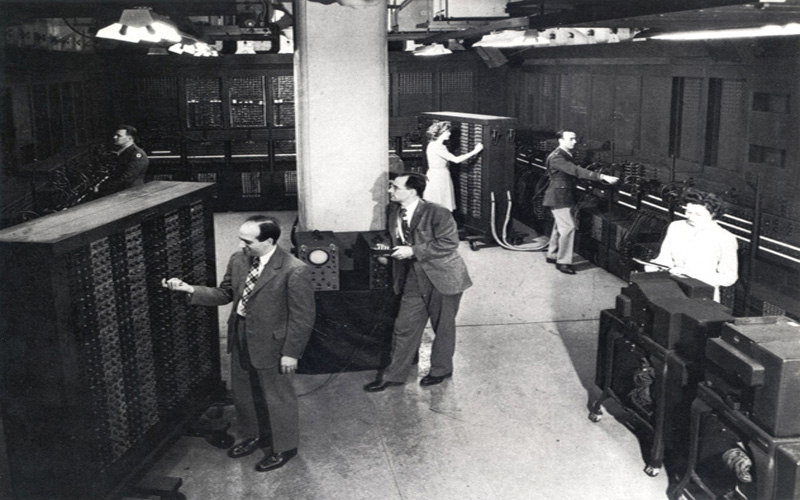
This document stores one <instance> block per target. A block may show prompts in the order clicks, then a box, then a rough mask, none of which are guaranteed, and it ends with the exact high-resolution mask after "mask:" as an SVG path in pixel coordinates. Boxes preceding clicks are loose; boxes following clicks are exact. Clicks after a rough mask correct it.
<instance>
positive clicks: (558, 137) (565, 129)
mask: <svg viewBox="0 0 800 500" xmlns="http://www.w3.org/2000/svg"><path fill="white" fill-rule="evenodd" d="M567 132H572V133H573V134H575V135H578V134H577V133H576V132H575V131H574V130H572V129H569V128H562V129H561V130H559V131H558V132H556V138H557V139H563V138H564V134H566V133H567Z"/></svg>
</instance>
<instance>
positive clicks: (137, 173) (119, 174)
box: [98, 125, 150, 196]
mask: <svg viewBox="0 0 800 500" xmlns="http://www.w3.org/2000/svg"><path fill="white" fill-rule="evenodd" d="M135 136H136V128H134V127H132V126H131V125H120V126H119V127H118V128H117V131H116V133H115V134H114V145H116V146H117V147H118V148H119V149H117V151H116V154H117V162H116V166H115V168H114V170H113V171H112V172H109V177H108V179H107V180H106V181H105V182H103V183H102V184H100V186H99V187H98V192H99V193H100V195H101V196H105V195H108V194H113V193H116V192H118V191H122V190H124V189H128V188H130V187H134V186H141V185H142V184H144V175H145V173H146V172H147V166H148V165H149V164H150V160H148V158H147V155H146V154H145V152H144V151H143V150H142V148H140V147H139V146H137V145H136V140H135Z"/></svg>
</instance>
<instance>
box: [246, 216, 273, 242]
mask: <svg viewBox="0 0 800 500" xmlns="http://www.w3.org/2000/svg"><path fill="white" fill-rule="evenodd" d="M245 222H255V223H256V224H258V228H259V233H258V238H257V239H258V241H266V240H267V239H269V238H272V244H273V245H276V244H277V243H278V238H280V237H281V225H280V224H279V223H278V220H277V219H276V218H275V217H269V216H267V215H253V216H250V217H248V218H247V219H246V220H245Z"/></svg>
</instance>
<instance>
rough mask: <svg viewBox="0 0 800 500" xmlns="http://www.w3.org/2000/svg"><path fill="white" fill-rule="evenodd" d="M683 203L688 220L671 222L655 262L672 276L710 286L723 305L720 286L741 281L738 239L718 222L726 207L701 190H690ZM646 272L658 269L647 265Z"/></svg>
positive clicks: (719, 199)
mask: <svg viewBox="0 0 800 500" xmlns="http://www.w3.org/2000/svg"><path fill="white" fill-rule="evenodd" d="M683 202H684V204H685V206H686V220H677V221H674V222H672V223H670V225H669V226H668V227H667V234H666V236H665V237H664V241H662V242H661V251H660V252H659V254H658V257H656V258H655V259H653V260H652V262H654V263H656V264H660V265H661V266H664V267H667V268H669V272H670V273H671V274H675V275H678V276H688V277H690V278H695V279H698V280H700V281H702V282H704V283H708V284H709V285H711V286H713V287H714V300H716V301H717V302H719V300H720V293H719V287H721V286H731V285H733V284H734V283H736V280H737V279H738V278H739V261H738V256H737V254H736V248H737V246H738V245H737V243H736V237H735V236H734V235H733V234H731V233H729V232H728V231H727V230H725V229H723V228H722V227H721V226H720V225H719V224H718V223H717V219H718V218H719V217H721V216H722V214H723V213H724V210H725V204H724V203H723V201H722V199H721V198H719V197H718V196H717V195H715V194H713V193H706V192H704V191H699V190H697V189H689V190H687V192H686V194H685V195H684V199H683ZM645 270H646V271H655V270H657V269H656V268H654V267H653V266H645Z"/></svg>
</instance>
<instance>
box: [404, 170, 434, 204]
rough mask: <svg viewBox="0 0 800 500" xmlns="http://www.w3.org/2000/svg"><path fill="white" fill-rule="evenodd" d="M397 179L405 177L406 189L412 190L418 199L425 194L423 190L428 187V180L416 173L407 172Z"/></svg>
mask: <svg viewBox="0 0 800 500" xmlns="http://www.w3.org/2000/svg"><path fill="white" fill-rule="evenodd" d="M397 177H406V189H413V190H414V191H416V192H417V196H419V197H420V198H422V195H423V194H425V188H426V187H428V178H427V177H425V176H424V175H422V174H418V173H417V172H409V173H406V174H400V175H398V176H397Z"/></svg>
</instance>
